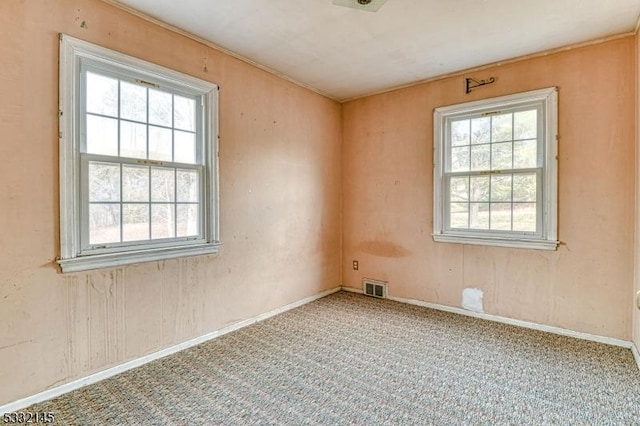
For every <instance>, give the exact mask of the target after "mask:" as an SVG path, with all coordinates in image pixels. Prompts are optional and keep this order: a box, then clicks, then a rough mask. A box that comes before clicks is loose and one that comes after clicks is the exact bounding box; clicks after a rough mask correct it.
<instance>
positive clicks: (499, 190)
mask: <svg viewBox="0 0 640 426" xmlns="http://www.w3.org/2000/svg"><path fill="white" fill-rule="evenodd" d="M556 111H557V94H556V89H555V88H550V89H542V90H537V91H533V92H527V93H522V94H517V95H511V96H504V97H500V98H494V99H488V100H482V101H476V102H470V103H465V104H460V105H453V106H449V107H442V108H437V109H436V110H435V112H434V129H435V130H434V163H435V168H434V233H433V237H434V240H435V241H441V242H454V243H467V244H484V245H497V246H508V247H524V248H536V249H548V250H553V249H555V248H556V247H557V230H556V226H557V225H556V224H557V213H556V209H557V207H556V206H557V200H556V198H557V167H556V163H557V159H556V151H557V149H556V147H557V141H556V134H557V131H556V129H557V112H556Z"/></svg>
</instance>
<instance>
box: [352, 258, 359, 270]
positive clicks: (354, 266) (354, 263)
mask: <svg viewBox="0 0 640 426" xmlns="http://www.w3.org/2000/svg"><path fill="white" fill-rule="evenodd" d="M353 270H354V271H357V270H358V261H357V260H354V261H353Z"/></svg>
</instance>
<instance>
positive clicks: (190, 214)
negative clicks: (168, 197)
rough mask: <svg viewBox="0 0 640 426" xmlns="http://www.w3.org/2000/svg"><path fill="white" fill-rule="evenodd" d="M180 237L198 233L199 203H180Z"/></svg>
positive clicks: (178, 214) (178, 218) (178, 215)
mask: <svg viewBox="0 0 640 426" xmlns="http://www.w3.org/2000/svg"><path fill="white" fill-rule="evenodd" d="M177 221H178V237H189V236H194V235H198V234H199V233H200V232H199V229H198V222H199V218H198V205H197V204H178V208H177Z"/></svg>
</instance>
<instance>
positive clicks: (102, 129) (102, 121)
mask: <svg viewBox="0 0 640 426" xmlns="http://www.w3.org/2000/svg"><path fill="white" fill-rule="evenodd" d="M86 124H87V153H89V154H99V155H114V156H117V155H118V120H115V119H113V118H104V117H96V116H95V115H90V114H87V121H86Z"/></svg>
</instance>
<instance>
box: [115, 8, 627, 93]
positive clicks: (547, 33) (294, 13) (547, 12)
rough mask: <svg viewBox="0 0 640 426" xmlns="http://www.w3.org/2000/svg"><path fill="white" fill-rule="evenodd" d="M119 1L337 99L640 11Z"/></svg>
mask: <svg viewBox="0 0 640 426" xmlns="http://www.w3.org/2000/svg"><path fill="white" fill-rule="evenodd" d="M112 1H115V2H118V3H121V4H123V5H125V6H127V7H130V8H133V9H135V10H137V11H139V12H142V13H143V14H145V15H148V16H150V17H153V18H156V19H158V20H160V21H163V22H166V23H168V24H170V25H172V26H174V27H177V28H180V29H182V30H184V31H187V32H189V33H192V34H194V35H196V36H198V37H200V38H202V39H205V40H208V41H210V42H211V43H213V44H216V45H218V46H221V47H223V48H224V49H227V50H229V51H232V52H234V53H236V54H237V55H239V56H241V57H244V58H247V59H249V60H250V61H253V62H256V63H258V64H261V65H262V66H264V67H266V68H268V69H270V70H272V71H274V72H276V73H278V74H282V75H284V76H286V77H288V78H289V79H292V80H294V81H297V82H300V83H302V84H304V85H306V86H309V87H311V88H314V89H315V90H317V91H319V92H321V93H324V94H326V95H328V96H330V97H333V98H335V99H338V100H345V99H351V98H354V97H358V96H363V95H366V94H370V93H375V92H379V91H383V90H386V89H389V88H393V87H396V86H400V85H405V84H408V83H412V82H416V81H420V80H424V79H428V78H432V77H436V76H440V75H444V74H448V73H452V72H456V71H460V70H464V69H468V68H473V67H477V66H480V65H485V64H489V63H492V62H498V61H503V60H507V59H510V58H514V57H518V56H522V55H528V54H532V53H536V52H541V51H545V50H549V49H553V48H557V47H562V46H567V45H571V44H575V43H580V42H584V41H589V40H594V39H598V38H601V37H607V36H611V35H616V34H622V33H628V32H632V31H634V30H635V28H636V24H637V22H638V17H639V15H640V0H387V2H386V3H385V4H384V5H383V6H382V8H380V10H379V11H378V12H375V13H373V12H368V11H361V10H354V9H349V8H345V7H340V6H336V5H333V4H332V0H180V1H175V0H112ZM354 2H356V0H354Z"/></svg>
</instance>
